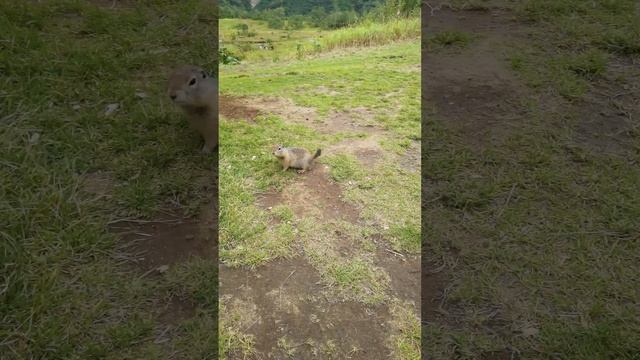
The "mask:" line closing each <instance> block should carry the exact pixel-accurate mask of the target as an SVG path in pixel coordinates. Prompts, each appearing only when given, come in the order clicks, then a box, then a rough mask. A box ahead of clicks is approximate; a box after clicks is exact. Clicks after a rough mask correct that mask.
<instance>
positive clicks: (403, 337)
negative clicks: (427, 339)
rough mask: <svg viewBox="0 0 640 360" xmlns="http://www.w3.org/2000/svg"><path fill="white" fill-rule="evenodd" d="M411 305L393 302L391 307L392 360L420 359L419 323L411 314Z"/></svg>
mask: <svg viewBox="0 0 640 360" xmlns="http://www.w3.org/2000/svg"><path fill="white" fill-rule="evenodd" d="M411 309H412V305H411V304H408V303H402V302H400V301H395V302H394V303H393V304H392V305H391V313H392V315H393V322H392V325H391V326H392V329H393V332H394V334H393V336H392V337H391V342H392V343H393V344H392V348H393V349H394V350H395V351H394V353H393V357H394V359H399V360H405V359H412V360H418V359H421V356H420V350H421V343H420V335H421V328H420V321H419V319H418V318H416V316H415V314H414V313H413V311H412V310H411Z"/></svg>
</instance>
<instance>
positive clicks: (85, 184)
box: [82, 171, 114, 198]
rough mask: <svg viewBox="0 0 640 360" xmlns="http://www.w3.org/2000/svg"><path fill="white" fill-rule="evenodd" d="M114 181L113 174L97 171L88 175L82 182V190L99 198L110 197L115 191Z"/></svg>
mask: <svg viewBox="0 0 640 360" xmlns="http://www.w3.org/2000/svg"><path fill="white" fill-rule="evenodd" d="M113 187H114V180H113V177H112V176H111V174H109V173H107V172H103V171H97V172H93V173H89V174H87V175H86V176H85V177H84V179H83V180H82V189H83V190H84V191H85V192H86V193H88V194H90V195H93V196H96V197H98V198H102V197H109V196H110V195H109V194H111V193H112V191H113Z"/></svg>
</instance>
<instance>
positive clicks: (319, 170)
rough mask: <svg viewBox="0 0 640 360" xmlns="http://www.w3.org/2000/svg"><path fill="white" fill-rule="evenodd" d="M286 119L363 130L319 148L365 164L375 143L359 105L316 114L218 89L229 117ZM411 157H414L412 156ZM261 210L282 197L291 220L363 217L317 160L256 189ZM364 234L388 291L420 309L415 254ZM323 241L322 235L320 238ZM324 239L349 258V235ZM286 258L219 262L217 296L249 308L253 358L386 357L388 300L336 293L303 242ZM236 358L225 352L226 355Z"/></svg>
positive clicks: (322, 128) (327, 128) (326, 128)
mask: <svg viewBox="0 0 640 360" xmlns="http://www.w3.org/2000/svg"><path fill="white" fill-rule="evenodd" d="M287 110H291V112H290V113H291V114H290V116H287V117H286V118H287V119H288V121H290V122H291V123H298V124H300V123H302V124H305V125H307V126H310V127H313V128H314V129H316V130H318V131H319V132H328V133H335V132H337V131H350V130H354V129H357V130H363V129H365V130H364V132H365V133H367V134H368V135H367V136H366V137H365V138H360V139H357V140H347V141H343V142H340V143H338V144H336V145H334V146H332V147H330V148H328V149H325V150H326V153H339V152H348V153H351V154H352V155H354V157H355V158H357V159H358V160H359V161H361V162H362V163H363V164H365V165H372V164H374V163H375V162H376V161H377V158H379V157H380V156H381V155H382V149H381V148H380V146H379V145H378V143H377V142H376V141H372V140H371V139H372V138H375V137H376V136H377V134H380V131H379V130H376V129H375V128H371V127H367V126H361V119H362V116H361V115H362V114H363V113H365V112H366V111H365V110H362V111H352V112H346V113H341V114H332V115H330V116H328V117H327V118H325V119H324V121H316V120H317V115H316V114H315V112H314V111H313V110H312V109H308V108H302V107H298V106H295V105H292V103H290V102H289V101H288V100H286V99H277V100H274V102H270V101H267V100H261V101H257V100H256V99H250V100H249V99H246V98H233V97H229V96H222V97H221V99H220V112H221V114H223V116H225V117H227V118H229V119H234V118H241V119H248V120H251V119H253V118H254V117H255V116H256V115H257V114H268V113H275V114H279V115H285V113H286V112H287ZM413 160H415V159H413ZM257 205H258V206H259V207H260V208H262V209H263V210H264V211H267V212H269V211H271V209H273V208H275V207H277V206H279V205H286V206H287V207H288V208H290V209H292V210H293V213H294V217H295V218H296V219H298V220H301V219H303V218H314V219H317V220H318V221H319V222H320V223H331V222H346V223H347V224H353V225H364V224H363V222H362V219H361V218H360V209H358V208H357V207H355V206H354V205H352V204H351V203H348V202H346V201H344V195H343V193H342V189H341V186H340V185H339V184H337V183H335V182H334V181H333V180H331V178H330V176H329V167H328V166H327V165H325V164H322V163H317V164H316V166H315V167H314V168H313V169H312V170H311V171H309V172H307V173H305V174H301V175H299V176H298V178H297V180H295V181H294V182H292V183H291V184H288V185H287V186H286V187H285V188H284V189H283V190H282V191H272V192H270V193H267V194H260V195H258V196H257ZM368 240H370V241H371V242H372V243H374V244H375V249H374V250H373V251H372V252H371V253H370V254H371V258H370V259H369V260H370V261H371V264H372V265H373V266H375V267H377V268H380V269H383V270H384V272H385V273H386V274H387V275H388V277H389V280H390V286H389V291H388V294H387V296H388V298H389V299H398V300H401V301H407V302H410V303H413V304H414V305H415V309H418V311H419V303H420V293H419V291H418V289H419V287H420V279H419V271H420V257H419V256H411V255H405V254H399V253H396V252H394V251H392V250H391V249H390V248H389V245H388V244H386V242H385V241H384V240H383V239H382V238H381V237H380V236H378V235H376V234H373V235H371V236H370V237H369V238H368ZM323 241H324V240H323ZM326 241H329V242H328V243H327V244H326V245H325V246H327V247H331V248H332V249H335V250H336V251H337V252H338V253H339V254H342V256H346V257H347V258H348V256H349V254H350V253H351V252H352V250H353V248H354V247H357V246H358V245H357V244H355V243H353V239H351V238H349V237H348V236H346V235H341V234H339V230H336V234H335V236H333V237H331V239H329V240H326ZM296 246H297V247H296V251H295V254H294V255H293V256H292V257H291V258H289V259H279V260H275V261H271V262H269V263H267V264H265V265H262V266H259V267H257V268H256V269H253V270H251V269H246V268H229V267H227V266H225V265H221V266H220V296H221V298H222V299H224V302H225V303H227V304H229V305H228V306H229V307H231V309H229V311H238V310H240V311H242V312H244V313H250V314H252V316H251V319H250V320H248V321H247V326H246V327H245V329H243V331H244V332H246V333H248V334H252V335H254V337H255V346H254V349H255V354H254V355H253V357H252V358H254V359H285V358H292V359H387V358H391V351H392V350H391V344H390V334H391V332H392V331H390V327H391V326H392V322H393V316H392V314H391V311H390V308H389V304H388V302H382V303H380V304H377V305H367V304H364V303H362V302H359V301H350V300H345V299H341V298H340V297H339V296H336V293H335V291H334V290H332V289H331V287H330V286H328V285H327V284H326V283H325V282H324V281H323V280H322V278H321V275H320V274H319V272H318V269H317V268H316V267H314V266H313V265H312V264H311V263H310V261H309V258H308V256H309V254H308V253H307V251H308V248H309V246H311V247H313V246H321V247H322V246H323V245H322V244H313V245H309V244H307V243H304V244H303V243H301V242H298V243H297V245H296ZM236 358H241V355H239V354H230V356H229V359H236Z"/></svg>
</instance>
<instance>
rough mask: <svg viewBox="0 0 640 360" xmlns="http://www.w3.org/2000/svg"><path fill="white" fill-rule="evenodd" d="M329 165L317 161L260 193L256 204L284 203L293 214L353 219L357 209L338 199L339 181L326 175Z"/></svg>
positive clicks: (355, 219)
mask: <svg viewBox="0 0 640 360" xmlns="http://www.w3.org/2000/svg"><path fill="white" fill-rule="evenodd" d="M328 172H329V168H328V167H327V166H326V165H324V164H321V163H316V164H315V166H314V167H313V168H312V169H311V170H309V171H307V172H305V173H303V174H299V177H300V180H299V181H297V182H294V183H293V184H291V185H289V186H287V187H286V188H285V189H284V190H283V191H282V192H280V193H277V192H274V193H269V194H262V195H260V196H259V197H258V204H260V205H261V206H263V207H264V208H265V209H268V210H270V208H271V207H274V206H277V205H280V204H284V205H287V206H289V207H290V208H291V209H292V210H293V212H294V215H295V216H296V217H297V218H303V217H308V216H314V217H316V218H317V219H323V220H331V219H334V220H335V219H343V220H346V221H349V222H354V223H355V222H357V220H358V217H359V210H358V209H357V208H356V207H354V206H353V205H351V204H349V203H346V202H344V201H343V200H342V190H341V189H340V185H338V184H336V183H335V182H333V181H331V180H330V179H329V174H328Z"/></svg>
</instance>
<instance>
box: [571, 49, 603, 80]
mask: <svg viewBox="0 0 640 360" xmlns="http://www.w3.org/2000/svg"><path fill="white" fill-rule="evenodd" d="M607 60H608V56H607V54H606V53H604V52H602V51H600V50H597V49H591V50H587V51H584V52H581V53H577V54H572V55H567V56H563V57H561V58H560V60H559V62H560V66H562V67H563V68H565V69H567V70H569V71H571V72H573V73H575V74H576V75H579V76H581V77H584V78H586V79H592V78H594V77H596V76H599V75H602V74H603V73H604V72H605V70H606V69H607Z"/></svg>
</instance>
